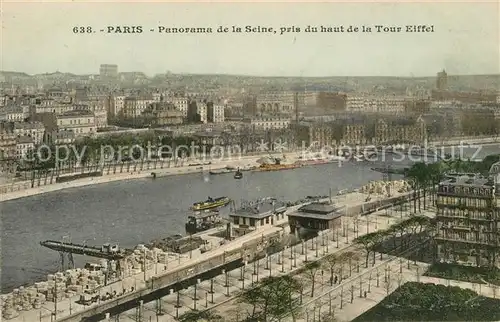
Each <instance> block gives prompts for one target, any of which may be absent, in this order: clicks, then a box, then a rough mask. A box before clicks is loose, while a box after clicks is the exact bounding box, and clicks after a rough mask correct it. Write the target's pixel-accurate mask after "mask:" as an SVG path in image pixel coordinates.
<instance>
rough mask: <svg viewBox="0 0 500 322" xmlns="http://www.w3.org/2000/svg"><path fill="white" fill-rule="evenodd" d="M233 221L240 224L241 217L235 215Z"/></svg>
mask: <svg viewBox="0 0 500 322" xmlns="http://www.w3.org/2000/svg"><path fill="white" fill-rule="evenodd" d="M233 223H234V224H235V225H238V224H239V223H240V220H239V217H233Z"/></svg>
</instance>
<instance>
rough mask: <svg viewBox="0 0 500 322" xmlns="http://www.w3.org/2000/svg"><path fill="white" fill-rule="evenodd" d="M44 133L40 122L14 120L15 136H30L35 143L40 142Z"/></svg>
mask: <svg viewBox="0 0 500 322" xmlns="http://www.w3.org/2000/svg"><path fill="white" fill-rule="evenodd" d="M44 133H45V127H44V126H43V123H42V122H38V121H31V122H14V134H15V135H16V137H17V138H20V137H30V138H32V139H33V143H34V144H35V145H38V144H41V143H42V141H43V136H44Z"/></svg>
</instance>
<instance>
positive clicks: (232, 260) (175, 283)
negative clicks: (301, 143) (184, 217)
mask: <svg viewBox="0 0 500 322" xmlns="http://www.w3.org/2000/svg"><path fill="white" fill-rule="evenodd" d="M409 195H410V193H405V194H403V195H399V196H397V197H392V198H389V199H387V201H386V202H383V200H380V201H374V202H372V203H370V204H369V205H370V206H368V208H366V207H365V208H362V207H361V206H360V205H355V206H353V207H349V209H350V211H349V214H348V215H356V214H360V215H363V214H367V213H368V211H369V212H373V211H376V209H379V208H380V207H388V206H391V205H392V203H395V202H396V201H398V200H401V197H403V196H409ZM303 205H304V204H301V205H297V206H293V207H291V209H290V211H296V210H297V209H298V208H300V207H301V206H303ZM367 209H368V210H367ZM362 210H363V211H364V212H363V213H361V211H362ZM356 212H357V213H356ZM283 234H284V230H281V231H274V232H267V233H265V234H264V235H260V234H255V235H254V236H252V238H251V239H249V240H248V241H246V242H243V243H241V245H239V246H237V247H236V248H234V249H231V250H228V251H223V252H222V253H219V254H213V255H212V256H211V257H209V258H207V259H205V260H202V261H199V262H197V263H191V264H186V265H184V266H182V267H179V268H176V269H174V270H172V271H169V272H167V273H165V274H163V275H161V276H157V277H154V278H152V279H151V280H149V281H148V282H147V283H146V287H145V288H142V289H138V290H136V291H134V292H131V293H127V294H125V295H123V296H121V297H119V298H117V299H115V300H110V301H108V302H104V303H103V302H101V304H100V305H99V306H96V307H92V308H88V309H87V310H85V311H80V312H76V313H74V314H73V315H70V316H68V317H65V318H61V319H58V321H61V322H62V321H64V322H80V321H88V322H90V321H100V320H102V319H103V318H104V316H105V314H106V313H110V314H111V315H114V314H117V313H120V312H121V311H125V310H127V309H130V308H132V307H135V306H137V304H138V303H139V302H140V301H141V300H142V301H143V302H144V303H147V302H149V301H152V300H154V299H155V298H157V297H161V296H163V295H166V294H168V293H169V292H175V291H177V290H178V289H181V288H184V287H186V286H188V285H192V284H194V283H196V282H197V280H198V279H200V280H203V279H206V276H207V275H214V276H215V275H219V274H222V269H234V268H237V267H239V266H241V265H244V262H245V261H248V262H250V261H251V260H255V259H256V257H255V256H252V254H254V255H256V254H257V253H259V252H261V251H263V250H265V248H266V246H268V245H269V243H270V242H271V241H272V240H275V239H277V238H280V237H283ZM235 242H237V240H236V241H235ZM229 267H231V268H229ZM203 276H205V278H203Z"/></svg>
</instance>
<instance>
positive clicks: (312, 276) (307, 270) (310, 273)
mask: <svg viewBox="0 0 500 322" xmlns="http://www.w3.org/2000/svg"><path fill="white" fill-rule="evenodd" d="M320 270H321V264H320V263H319V262H310V263H307V264H306V266H305V267H304V274H305V275H306V277H307V279H308V280H309V281H310V282H311V297H314V287H315V286H316V276H317V275H318V273H319V271H320Z"/></svg>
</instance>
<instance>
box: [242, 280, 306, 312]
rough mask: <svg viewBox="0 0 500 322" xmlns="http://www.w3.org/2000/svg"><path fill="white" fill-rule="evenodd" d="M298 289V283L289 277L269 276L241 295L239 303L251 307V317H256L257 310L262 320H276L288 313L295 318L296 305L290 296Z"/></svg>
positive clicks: (295, 301)
mask: <svg viewBox="0 0 500 322" xmlns="http://www.w3.org/2000/svg"><path fill="white" fill-rule="evenodd" d="M299 288H300V286H299V283H298V282H297V281H296V280H295V279H293V278H292V277H291V276H289V275H285V276H281V277H274V276H271V277H267V278H265V279H263V280H262V281H261V283H259V285H258V286H257V287H255V288H253V289H250V290H247V291H246V292H245V293H243V294H242V296H241V298H240V301H242V302H243V303H247V304H251V305H252V306H253V311H252V317H256V313H257V308H259V315H261V316H262V318H263V319H264V320H267V318H272V319H277V318H279V317H281V316H283V315H284V314H285V313H288V312H291V313H292V317H295V313H296V308H297V307H298V305H297V300H296V299H294V298H293V296H292V295H293V294H295V292H297V290H299Z"/></svg>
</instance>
